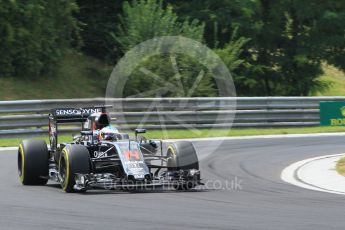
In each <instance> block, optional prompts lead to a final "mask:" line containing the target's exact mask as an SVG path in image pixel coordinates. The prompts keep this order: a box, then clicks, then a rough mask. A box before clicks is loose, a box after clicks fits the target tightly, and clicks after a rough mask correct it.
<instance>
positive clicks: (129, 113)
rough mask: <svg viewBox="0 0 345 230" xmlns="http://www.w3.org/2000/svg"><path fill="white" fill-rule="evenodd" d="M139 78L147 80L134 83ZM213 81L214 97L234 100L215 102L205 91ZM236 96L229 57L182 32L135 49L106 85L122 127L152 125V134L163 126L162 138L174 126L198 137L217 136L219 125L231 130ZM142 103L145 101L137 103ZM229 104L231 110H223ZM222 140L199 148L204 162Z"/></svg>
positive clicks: (108, 99)
mask: <svg viewBox="0 0 345 230" xmlns="http://www.w3.org/2000/svg"><path fill="white" fill-rule="evenodd" d="M150 60H151V61H150ZM152 60H156V62H154V61H152ZM181 63H182V64H181ZM197 68H199V69H197ZM157 70H159V71H157ZM190 70H193V71H190ZM133 75H135V76H136V78H133ZM168 75H171V76H168ZM138 76H139V78H141V80H139V83H137V84H134V86H135V87H131V86H133V84H131V81H133V80H134V81H138ZM210 85H211V88H212V89H213V91H212V92H211V94H212V98H215V97H233V99H231V100H229V99H228V100H222V101H219V100H218V101H217V102H215V100H214V99H212V98H211V97H209V98H205V95H207V93H205V92H204V91H203V90H205V89H206V90H207V89H208V87H207V86H210ZM203 86H206V87H203ZM139 87H140V91H139V89H137V88H139ZM209 88H210V87H209ZM208 95H209V94H208ZM196 96H197V97H198V98H197V99H196V98H195V97H196ZM235 97H236V91H235V86H234V83H233V80H232V77H231V74H230V72H229V70H228V68H227V67H226V65H225V64H224V63H223V61H222V60H221V59H220V58H219V57H218V56H217V55H216V53H215V52H213V51H212V50H211V49H210V48H208V47H207V46H205V45H203V44H202V43H200V42H197V41H195V40H192V39H189V38H186V37H182V36H164V37H156V38H153V39H150V40H147V41H145V42H142V43H140V44H138V45H137V46H135V47H134V48H132V49H131V50H129V51H128V52H127V53H126V54H125V55H124V57H123V58H122V59H121V60H120V61H119V62H118V63H117V65H116V66H115V67H114V69H113V71H112V73H111V76H110V78H109V81H108V85H107V89H106V103H107V104H110V105H113V110H114V112H115V117H116V118H117V121H118V124H119V126H120V127H121V126H127V127H132V128H133V127H138V128H147V129H148V132H149V131H150V129H152V128H155V129H157V128H158V129H160V130H162V139H167V138H168V131H169V129H171V128H179V129H185V130H188V131H189V132H191V133H193V134H194V136H201V134H205V132H207V133H206V136H208V135H207V134H209V135H210V136H212V133H214V132H216V129H219V128H226V129H228V130H230V128H231V126H232V122H233V119H234V116H235V113H234V111H235V109H236V100H235ZM139 98H140V99H139ZM143 98H145V99H143ZM136 101H142V103H139V104H133V103H134V102H136ZM143 106H144V107H145V108H141V107H143ZM224 108H226V111H225V110H224V111H222V112H219V110H221V109H224ZM138 111H140V112H138ZM204 127H207V130H206V129H204ZM204 136H205V135H204ZM221 142H222V141H217V142H212V145H209V146H207V148H205V151H203V153H202V154H199V152H198V155H199V160H202V159H204V158H206V157H207V156H209V155H210V154H212V153H213V152H214V151H216V149H217V148H218V147H219V145H220V144H221ZM206 149H207V150H206ZM206 151H207V152H206Z"/></svg>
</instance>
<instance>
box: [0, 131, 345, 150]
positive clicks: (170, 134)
mask: <svg viewBox="0 0 345 230" xmlns="http://www.w3.org/2000/svg"><path fill="white" fill-rule="evenodd" d="M330 132H345V127H308V128H274V129H268V128H262V129H231V130H230V131H229V130H226V129H213V130H210V129H199V130H197V131H193V130H168V131H167V132H164V131H162V130H149V131H148V132H147V133H146V134H144V135H143V136H145V137H146V138H149V139H185V138H201V137H230V136H251V135H273V134H305V133H330ZM130 135H132V136H133V133H130ZM33 139H44V140H45V141H46V142H47V143H48V137H47V136H42V137H36V138H33ZM21 140H22V139H21V138H15V139H0V147H6V146H17V145H18V144H19V142H20V141H21ZM71 140H72V137H71V135H61V136H59V142H64V141H67V142H68V141H71Z"/></svg>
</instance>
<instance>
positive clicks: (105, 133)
mask: <svg viewBox="0 0 345 230" xmlns="http://www.w3.org/2000/svg"><path fill="white" fill-rule="evenodd" d="M118 133H119V130H117V129H116V128H114V127H112V126H110V125H109V126H106V127H104V128H103V129H101V130H100V131H99V134H98V140H99V141H115V140H116V139H117V138H116V137H117V134H118Z"/></svg>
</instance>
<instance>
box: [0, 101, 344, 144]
mask: <svg viewBox="0 0 345 230" xmlns="http://www.w3.org/2000/svg"><path fill="white" fill-rule="evenodd" d="M343 100H345V97H237V98H234V97H225V98H222V97H215V98H121V99H119V98H113V99H104V98H92V99H63V100H23V101H0V137H2V138H4V137H18V136H33V135H41V134H45V133H47V124H48V117H47V115H48V113H49V112H50V110H51V109H52V108H66V107H71V108H82V107H87V106H93V105H100V104H102V105H103V104H111V105H113V111H112V112H111V115H112V117H116V118H117V120H116V121H114V123H115V124H117V125H118V126H119V127H120V128H122V129H133V128H135V127H137V126H140V127H145V128H148V129H159V128H167V129H172V128H174V129H184V128H214V127H218V128H229V127H231V126H232V127H236V128H257V127H296V126H317V125H319V102H320V101H343ZM79 129H80V126H65V127H63V128H62V129H60V130H61V131H62V132H64V133H70V132H77V131H78V130H79Z"/></svg>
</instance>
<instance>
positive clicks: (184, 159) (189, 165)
mask: <svg viewBox="0 0 345 230" xmlns="http://www.w3.org/2000/svg"><path fill="white" fill-rule="evenodd" d="M167 157H168V161H167V166H168V170H172V171H174V170H175V171H176V170H180V169H183V170H188V169H197V170H199V160H198V156H197V154H196V151H195V148H194V145H193V144H192V143H191V142H188V141H179V142H174V143H171V144H169V145H168V149H167ZM195 186H196V184H195V183H193V182H187V183H184V184H176V185H174V188H175V189H176V190H190V189H192V188H194V187H195Z"/></svg>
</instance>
